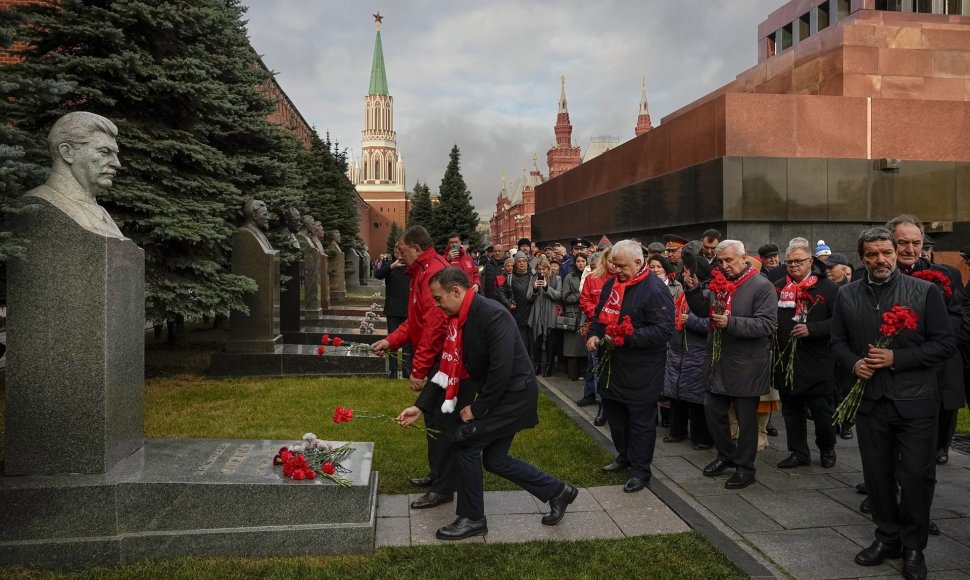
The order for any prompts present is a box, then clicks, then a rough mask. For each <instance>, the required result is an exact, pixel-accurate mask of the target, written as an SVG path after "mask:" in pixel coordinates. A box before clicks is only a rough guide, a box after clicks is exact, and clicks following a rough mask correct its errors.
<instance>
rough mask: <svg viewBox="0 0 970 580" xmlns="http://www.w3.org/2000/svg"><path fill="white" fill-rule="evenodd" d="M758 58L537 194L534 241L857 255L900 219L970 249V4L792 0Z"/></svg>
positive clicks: (764, 30) (942, 244) (941, 242)
mask: <svg viewBox="0 0 970 580" xmlns="http://www.w3.org/2000/svg"><path fill="white" fill-rule="evenodd" d="M757 49H758V64H757V65H756V66H754V67H752V68H751V69H749V70H746V71H744V72H742V73H741V74H739V75H737V78H736V79H735V80H734V81H732V82H731V83H729V84H727V85H725V86H723V87H721V88H719V89H717V90H716V91H714V92H712V93H711V94H709V95H706V96H704V97H702V98H700V99H698V100H697V101H695V102H693V103H690V104H689V105H687V106H685V107H683V108H681V109H680V110H677V111H675V112H673V113H671V114H670V115H667V116H666V117H664V118H663V119H662V120H661V123H660V124H659V125H658V126H656V127H653V128H652V129H651V130H649V131H647V132H645V133H643V134H641V135H638V136H637V137H635V138H633V139H632V140H630V141H627V142H626V143H623V144H621V145H619V146H617V147H615V148H613V149H611V150H609V151H607V152H605V153H603V154H602V155H600V156H598V157H596V158H594V159H591V160H589V161H588V162H585V163H582V164H580V165H578V166H576V167H575V168H573V169H571V170H569V171H566V172H565V173H563V174H562V175H560V176H558V177H555V178H552V179H549V180H548V181H546V182H545V183H542V184H541V185H538V186H537V187H536V196H535V198H536V199H535V210H536V214H535V216H534V217H533V222H532V226H533V229H532V232H533V238H534V239H536V240H538V241H540V242H549V241H553V240H562V239H568V238H571V237H574V236H578V235H583V236H586V237H589V238H590V239H598V238H599V236H600V235H602V234H607V235H608V236H609V237H610V239H619V238H622V237H637V238H639V239H641V240H642V241H644V242H647V241H651V240H655V239H658V238H659V237H660V236H662V235H663V234H664V233H678V234H680V235H683V236H685V237H687V238H699V237H700V235H701V233H702V232H703V231H704V230H706V229H707V228H712V227H713V228H717V229H719V230H720V231H721V232H722V234H723V235H724V236H725V237H726V238H734V239H740V240H741V241H743V242H745V243H746V245H748V246H753V247H754V248H757V247H758V245H760V244H762V243H764V242H765V241H768V240H771V241H774V242H776V243H779V244H783V243H787V241H788V240H789V239H790V238H791V237H793V236H796V235H800V236H804V237H807V238H809V239H811V240H813V241H814V240H818V239H824V240H826V241H827V242H828V244H829V245H830V246H833V250H835V251H842V252H846V253H847V254H848V255H854V254H855V240H856V238H857V236H858V234H859V232H860V230H861V229H863V228H865V227H868V226H870V225H873V224H879V223H884V222H885V221H886V220H887V219H890V218H892V217H894V216H896V215H898V214H901V213H914V214H916V215H918V216H919V217H920V218H921V219H922V220H923V221H924V222H926V223H927V226H928V231H929V232H931V233H932V235H933V237H934V238H936V241H937V245H936V249H937V251H938V252H946V251H953V250H956V249H957V248H959V247H961V246H962V245H965V244H967V243H970V0H962V1H961V0H895V1H893V0H794V1H792V2H789V3H788V4H785V5H784V6H782V7H781V8H779V9H778V10H776V11H774V12H773V13H771V14H770V15H769V16H768V18H767V20H765V21H764V22H762V23H761V24H760V25H759V26H758V43H757Z"/></svg>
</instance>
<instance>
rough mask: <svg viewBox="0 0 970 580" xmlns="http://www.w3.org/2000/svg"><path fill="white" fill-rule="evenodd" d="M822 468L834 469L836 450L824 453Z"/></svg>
mask: <svg viewBox="0 0 970 580" xmlns="http://www.w3.org/2000/svg"><path fill="white" fill-rule="evenodd" d="M821 461H822V467H824V468H825V469H832V468H833V467H835V449H829V450H828V451H823V452H822V457H821Z"/></svg>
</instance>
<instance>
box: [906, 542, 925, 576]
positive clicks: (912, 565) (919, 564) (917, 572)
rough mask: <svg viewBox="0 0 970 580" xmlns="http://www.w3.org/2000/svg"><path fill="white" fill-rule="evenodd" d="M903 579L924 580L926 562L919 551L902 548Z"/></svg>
mask: <svg viewBox="0 0 970 580" xmlns="http://www.w3.org/2000/svg"><path fill="white" fill-rule="evenodd" d="M902 571H903V578H906V579H907V580H926V560H925V559H924V558H923V552H922V551H921V550H910V549H909V548H903V566H902Z"/></svg>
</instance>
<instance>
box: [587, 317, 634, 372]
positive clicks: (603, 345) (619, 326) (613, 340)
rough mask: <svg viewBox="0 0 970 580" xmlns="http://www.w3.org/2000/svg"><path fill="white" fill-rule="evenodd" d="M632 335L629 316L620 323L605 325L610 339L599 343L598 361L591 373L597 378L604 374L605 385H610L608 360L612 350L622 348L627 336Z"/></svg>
mask: <svg viewBox="0 0 970 580" xmlns="http://www.w3.org/2000/svg"><path fill="white" fill-rule="evenodd" d="M631 334H633V321H632V320H630V316H629V315H627V316H624V317H623V320H621V321H620V322H614V323H612V324H607V325H606V336H608V337H610V341H606V340H603V341H601V342H600V347H599V352H598V353H597V356H599V360H598V361H597V362H596V368H594V369H593V373H594V374H596V375H597V376H599V375H601V374H603V371H604V370H605V371H607V373H606V383H605V385H609V384H610V373H609V371H610V358H611V356H610V355H611V354H612V353H613V349H614V348H616V347H618V346H623V345H624V344H626V339H627V337H628V336H630V335H631Z"/></svg>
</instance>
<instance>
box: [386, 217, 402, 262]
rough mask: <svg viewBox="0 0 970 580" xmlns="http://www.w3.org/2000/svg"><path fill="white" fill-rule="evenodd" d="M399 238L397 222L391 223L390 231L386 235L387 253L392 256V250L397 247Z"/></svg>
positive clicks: (399, 229) (399, 230) (399, 231)
mask: <svg viewBox="0 0 970 580" xmlns="http://www.w3.org/2000/svg"><path fill="white" fill-rule="evenodd" d="M400 237H401V228H399V227H397V222H391V231H390V232H389V233H388V234H387V253H388V254H390V255H392V256H393V255H394V248H395V246H397V239H398V238H400Z"/></svg>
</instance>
